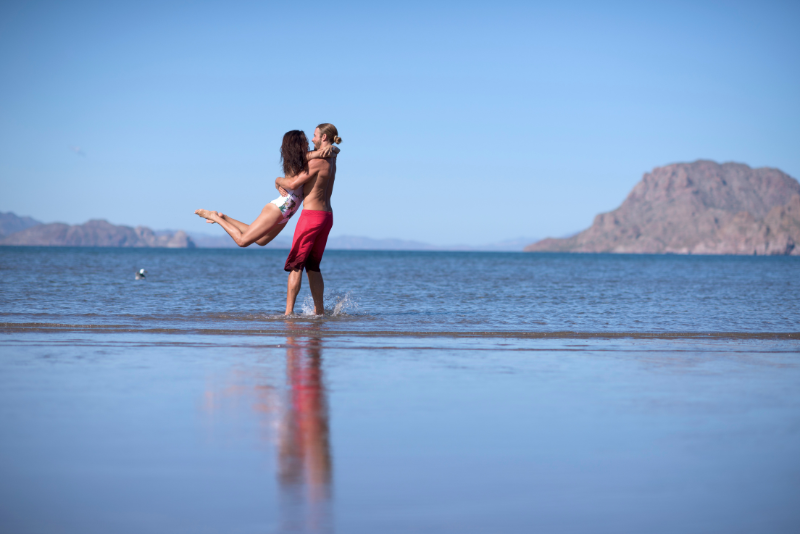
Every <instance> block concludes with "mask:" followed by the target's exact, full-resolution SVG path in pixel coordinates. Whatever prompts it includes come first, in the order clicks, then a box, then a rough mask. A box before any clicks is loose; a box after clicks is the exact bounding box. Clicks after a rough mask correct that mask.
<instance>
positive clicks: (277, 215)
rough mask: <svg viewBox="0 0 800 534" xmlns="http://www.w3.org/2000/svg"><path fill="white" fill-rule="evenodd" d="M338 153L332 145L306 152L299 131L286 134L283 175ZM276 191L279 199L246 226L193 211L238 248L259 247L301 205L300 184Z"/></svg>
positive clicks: (284, 225) (279, 228)
mask: <svg viewBox="0 0 800 534" xmlns="http://www.w3.org/2000/svg"><path fill="white" fill-rule="evenodd" d="M338 152H339V149H338V148H337V147H333V146H330V147H328V148H325V149H322V150H315V151H312V152H309V151H308V139H307V138H306V134H304V133H303V132H302V131H301V130H292V131H291V132H286V134H285V135H284V136H283V143H282V144H281V162H282V163H283V173H284V174H285V175H286V176H287V177H293V176H297V175H298V174H300V173H301V172H303V171H306V170H308V160H311V159H315V158H328V157H331V156H332V157H336V154H337V153H338ZM278 190H279V191H280V193H281V196H279V197H278V198H276V199H275V200H273V201H272V202H270V203H269V204H267V205H266V206H264V209H263V210H261V215H259V216H258V217H257V218H256V220H255V221H253V222H252V223H251V224H249V225H248V224H245V223H243V222H240V221H237V220H236V219H233V218H231V217H228V216H227V215H223V214H222V213H220V212H213V211H209V210H203V209H200V210H195V213H196V214H197V215H199V216H200V217H203V218H204V219H206V222H208V223H211V224H214V222H218V223H219V225H220V226H222V228H223V229H224V230H225V231H226V232H228V235H230V236H231V237H232V238H233V240H234V241H236V244H237V245H239V246H240V247H246V246H249V245H251V244H252V243H258V244H259V245H261V246H262V247H263V246H264V245H266V244H267V243H269V242H270V241H272V240H273V239H275V237H277V235H278V234H280V233H281V230H283V229H284V228H286V223H287V222H288V221H289V219H291V218H292V215H294V214H295V212H297V210H298V209H299V208H300V204H301V203H302V202H303V186H302V185H301V186H300V187H298V188H297V189H295V190H288V191H287V190H282V189H278ZM214 216H215V217H214ZM211 217H214V218H215V219H216V221H213V220H211Z"/></svg>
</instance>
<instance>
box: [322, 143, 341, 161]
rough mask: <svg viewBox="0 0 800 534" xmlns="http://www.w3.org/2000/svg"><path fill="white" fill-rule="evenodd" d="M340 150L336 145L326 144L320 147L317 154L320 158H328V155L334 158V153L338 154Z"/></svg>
mask: <svg viewBox="0 0 800 534" xmlns="http://www.w3.org/2000/svg"><path fill="white" fill-rule="evenodd" d="M340 151H341V149H340V148H339V147H338V146H333V145H328V146H326V147H325V148H321V149H320V150H319V155H320V157H322V158H330V157H334V158H335V157H336V154H338V153H339V152H340Z"/></svg>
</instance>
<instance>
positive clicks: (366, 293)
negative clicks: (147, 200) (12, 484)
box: [0, 247, 800, 333]
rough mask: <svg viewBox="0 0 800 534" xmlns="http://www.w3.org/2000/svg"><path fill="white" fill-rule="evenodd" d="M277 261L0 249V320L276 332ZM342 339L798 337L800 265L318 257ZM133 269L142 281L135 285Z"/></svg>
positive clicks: (245, 256) (255, 253)
mask: <svg viewBox="0 0 800 534" xmlns="http://www.w3.org/2000/svg"><path fill="white" fill-rule="evenodd" d="M285 255H286V251H283V250H213V249H194V250H166V249H90V248H23V247H19V248H16V247H15V248H10V247H2V248H0V302H2V312H0V321H2V322H7V323H59V324H66V325H98V326H106V327H109V326H114V327H118V328H120V329H132V330H137V331H143V330H147V329H153V330H159V329H173V330H177V331H191V330H198V329H199V330H203V329H223V330H236V331H243V332H244V331H253V332H256V331H258V332H264V331H281V330H283V329H285V328H286V325H287V322H286V320H285V319H284V318H283V317H282V316H281V315H280V314H281V313H282V310H283V306H284V302H285V292H286V288H285V285H286V273H285V272H284V271H283V262H284V259H285ZM322 267H323V274H324V276H325V283H326V309H328V311H329V314H328V316H327V317H325V318H324V319H319V318H316V319H314V318H311V317H309V316H308V315H305V316H304V315H303V313H306V314H308V312H309V309H310V308H311V307H310V295H309V294H308V289H307V280H304V287H303V291H302V292H301V294H300V297H299V298H298V305H297V307H296V309H295V311H296V312H297V313H298V315H299V316H298V317H296V318H294V319H293V320H292V321H293V322H303V321H313V322H316V323H318V328H320V329H321V330H323V331H352V332H367V331H376V332H409V333H411V332H454V333H466V332H528V333H531V332H559V331H575V332H606V333H612V332H655V333H683V332H742V333H759V332H798V331H800V258H797V257H730V256H727V257H715V256H641V255H602V254H599V255H569V254H521V253H468V252H463V253H462V252H385V251H380V252H372V251H335V250H332V251H328V252H326V255H325V259H324V261H323V265H322ZM141 268H144V269H146V270H147V278H146V280H141V281H136V280H134V273H135V272H136V271H137V270H138V269H141Z"/></svg>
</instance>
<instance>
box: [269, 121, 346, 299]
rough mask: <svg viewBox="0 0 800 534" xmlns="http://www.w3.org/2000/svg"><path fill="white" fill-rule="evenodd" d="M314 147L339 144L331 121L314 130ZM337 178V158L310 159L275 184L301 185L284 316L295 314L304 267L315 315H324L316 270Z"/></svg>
mask: <svg viewBox="0 0 800 534" xmlns="http://www.w3.org/2000/svg"><path fill="white" fill-rule="evenodd" d="M311 142H312V143H314V149H315V150H323V149H325V148H327V147H330V146H331V144H332V143H336V144H339V143H341V142H342V139H341V138H340V137H339V132H338V131H337V130H336V127H335V126H334V125H333V124H328V123H323V124H320V125H319V126H317V128H316V129H315V130H314V138H313V139H312V140H311ZM335 178H336V158H335V157H333V158H326V159H313V160H311V161H309V162H308V171H306V172H302V173H300V174H298V175H297V176H295V177H293V178H286V177H281V178H277V179H276V180H275V185H276V186H278V187H281V188H283V189H297V188H298V187H300V186H301V185H302V186H303V195H304V200H303V211H302V213H301V214H300V220H298V221H297V227H296V228H295V230H294V238H293V239H292V250H291V251H290V252H289V257H288V258H286V265H285V266H284V270H285V271H288V272H289V282H288V287H287V291H286V312H285V314H286V315H291V314H292V313H294V304H295V301H296V300H297V294H298V293H299V292H300V285H301V283H302V280H303V277H302V275H303V269H304V268H305V270H306V274H307V276H308V286H309V288H310V289H311V296H312V297H313V298H314V314H315V315H323V314H324V313H325V308H324V307H323V301H322V297H323V294H324V292H325V282H324V281H323V279H322V273H321V272H320V270H319V264H320V262H321V261H322V254H323V253H324V252H325V245H326V244H327V242H328V234H329V233H330V231H331V228H332V227H333V209H332V208H331V194H332V193H333V182H334V179H335Z"/></svg>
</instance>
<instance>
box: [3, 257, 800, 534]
mask: <svg viewBox="0 0 800 534" xmlns="http://www.w3.org/2000/svg"><path fill="white" fill-rule="evenodd" d="M330 252H331V253H329V254H326V258H325V263H324V264H323V271H324V273H325V276H326V284H327V285H326V290H327V291H328V293H327V297H326V301H327V303H329V304H330V306H329V307H330V310H329V315H328V316H326V317H324V318H316V317H313V316H310V315H307V314H306V315H304V314H302V313H298V315H297V316H295V317H292V318H289V319H287V318H283V317H281V316H280V315H279V310H280V308H281V306H282V297H283V291H284V285H283V284H285V275H284V274H283V273H282V272H281V271H280V270H279V268H276V265H277V264H278V263H279V262H280V260H281V257H280V256H281V251H257V252H251V251H213V250H209V251H202V250H195V251H180V250H178V251H174V250H140V251H121V250H118V249H106V250H102V249H49V250H48V249H34V248H30V249H26V248H16V247H14V248H5V249H3V250H0V267H1V268H2V270H3V274H4V276H3V284H2V286H0V291H2V293H0V295H1V296H2V303H3V308H4V311H3V314H4V315H3V319H2V323H3V324H2V328H1V329H0V352H2V358H0V399H1V400H0V428H2V429H3V432H2V433H1V434H0V473H1V474H2V477H0V479H2V483H0V495H1V496H2V498H1V499H0V503H2V504H0V523H1V524H2V526H3V529H2V530H3V531H8V532H81V533H90V532H123V533H124V532H142V531H151V532H219V531H226V532H234V533H238V532H242V533H244V532H337V531H338V532H356V533H357V532H376V531H379V532H398V533H399V532H459V533H471V532H475V533H483V532H531V531H538V532H676V531H680V532H752V531H764V532H793V531H796V530H797V528H798V526H800V513H798V511H797V507H796V506H795V503H796V502H797V498H798V496H800V483H799V482H798V480H800V479H798V476H797V474H798V471H799V470H800V461H798V457H797V454H796V451H797V450H798V449H800V434H799V433H798V421H800V387H798V386H800V365H799V364H800V361H799V360H798V357H799V356H800V327H799V326H798V323H799V322H800V313H798V304H797V302H798V298H797V297H798V288H797V282H796V280H797V276H796V275H797V273H798V267H800V263H798V261H797V260H796V259H795V258H763V257H762V258H749V257H744V258H730V257H722V258H719V257H675V256H661V257H659V256H611V255H559V254H549V255H548V254H499V253H498V254H493V253H391V252H380V253H378V252H337V251H330ZM273 264H275V265H273ZM359 267H360V268H359ZM139 268H146V269H147V271H148V278H147V279H146V280H140V281H136V280H134V276H133V275H134V273H135V272H136V270H138V269H139ZM254 286H255V287H256V288H257V289H256V290H254ZM303 292H304V293H301V298H300V300H301V301H302V300H304V299H306V296H304V295H306V294H307V287H304V289H303ZM306 300H307V299H306ZM327 307H328V306H327V305H326V308H327ZM297 311H298V312H300V311H302V310H301V309H298V310H297Z"/></svg>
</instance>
